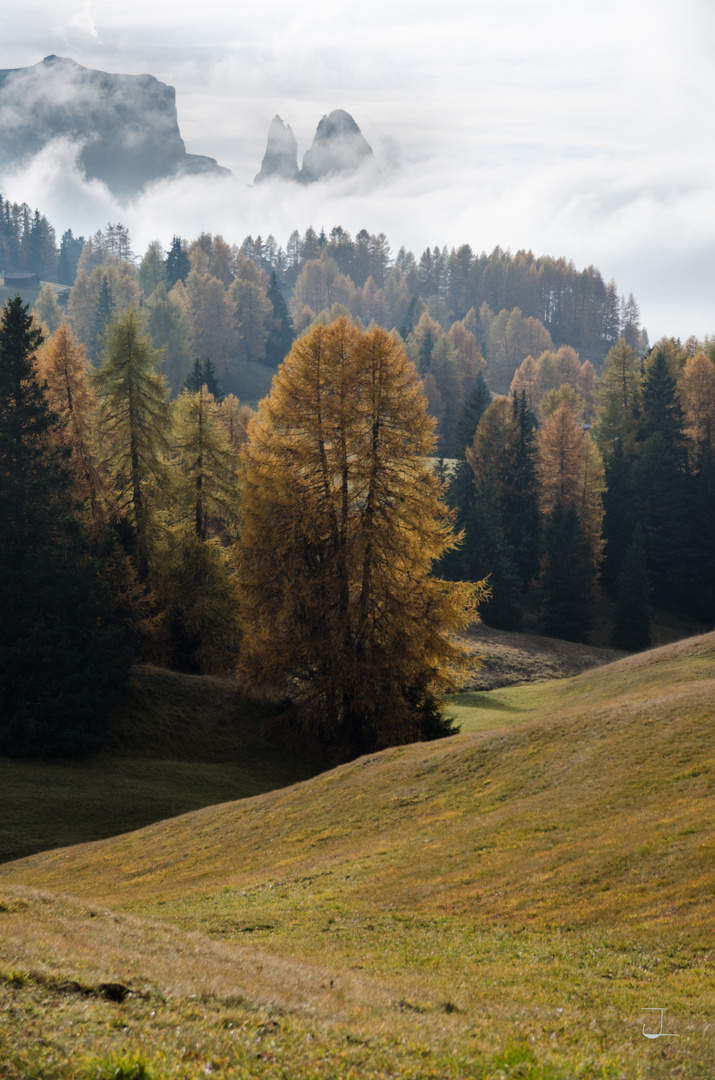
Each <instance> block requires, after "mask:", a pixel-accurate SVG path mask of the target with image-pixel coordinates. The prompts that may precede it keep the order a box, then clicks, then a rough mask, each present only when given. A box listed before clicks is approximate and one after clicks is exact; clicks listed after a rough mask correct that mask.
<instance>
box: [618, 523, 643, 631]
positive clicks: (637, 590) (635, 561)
mask: <svg viewBox="0 0 715 1080" xmlns="http://www.w3.org/2000/svg"><path fill="white" fill-rule="evenodd" d="M611 644H612V645H613V647H614V648H616V649H627V650H629V652H637V651H638V650H640V649H648V648H649V647H650V644H651V612H650V580H649V578H648V569H647V567H646V547H645V538H644V536H643V530H642V529H641V527H640V525H636V527H635V530H634V532H633V539H632V540H631V543H630V544H629V546H628V548H627V550H626V553H625V556H624V559H623V565H622V567H621V572H620V574H619V576H618V582H617V587H616V610H615V615H614V621H613V633H612V635H611Z"/></svg>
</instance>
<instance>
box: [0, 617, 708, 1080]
mask: <svg viewBox="0 0 715 1080" xmlns="http://www.w3.org/2000/svg"><path fill="white" fill-rule="evenodd" d="M455 705H456V706H457V709H458V710H459V712H460V719H461V721H462V723H463V725H464V726H463V733H462V734H461V735H459V736H456V737H454V738H451V739H447V740H443V741H440V742H438V743H428V744H416V745H412V746H409V747H402V748H398V749H395V750H390V751H386V752H383V753H381V754H375V755H370V756H368V757H364V758H361V759H359V760H358V761H355V762H353V763H351V764H348V765H344V766H341V767H340V768H337V769H334V770H331V771H329V772H324V773H322V774H320V775H318V776H314V777H313V778H312V779H308V780H305V781H302V782H301V783H297V784H294V785H292V786H288V787H284V788H282V789H280V790H276V791H271V792H267V793H264V794H260V795H257V796H255V797H253V798H248V799H244V800H242V801H240V802H230V803H225V804H223V805H218V806H210V807H206V808H204V809H202V810H198V811H196V812H193V813H190V814H185V815H183V816H180V817H175V818H172V819H170V820H166V821H162V822H159V823H157V824H153V825H150V826H148V827H146V828H143V829H141V830H139V831H137V832H133V833H128V834H125V835H122V836H118V837H116V838H114V839H105V840H101V841H97V842H94V843H87V844H81V845H78V846H76V847H73V848H64V849H60V850H55V851H49V852H45V853H43V854H38V855H34V856H32V857H30V858H26V859H24V860H21V861H17V862H14V863H7V864H5V865H4V866H0V998H2V1005H3V1009H2V1012H1V1013H0V1062H3V1064H2V1065H0V1076H1V1077H13V1078H14V1077H28V1076H42V1077H50V1078H53V1077H57V1078H65V1077H67V1078H69V1077H88V1076H93V1077H96V1078H98V1080H99V1078H104V1077H106V1078H109V1077H110V1076H111V1077H119V1078H120V1080H121V1078H122V1077H125V1078H126V1077H130V1076H132V1077H136V1078H138V1080H141V1077H142V1076H150V1077H174V1076H176V1077H187V1078H188V1077H192V1078H194V1077H200V1076H205V1075H213V1076H217V1077H264V1076H265V1077H285V1078H290V1077H315V1078H318V1077H320V1078H323V1077H325V1078H328V1077H355V1078H357V1077H381V1076H382V1077H387V1076H391V1077H425V1078H426V1077H465V1078H466V1077H480V1078H486V1077H492V1078H494V1080H496V1078H504V1077H517V1076H518V1077H529V1078H531V1080H538V1078H547V1077H548V1078H552V1080H557V1078H561V1080H565V1078H567V1077H568V1078H571V1077H594V1078H595V1077H614V1078H619V1080H621V1078H627V1080H631V1078H656V1077H657V1078H663V1080H665V1078H671V1077H679V1078H684V1080H690V1078H693V1080H705V1078H712V1077H713V1076H714V1075H715V978H714V977H713V968H712V956H713V950H714V949H715V903H714V895H713V893H714V889H715V829H714V825H715V820H714V819H715V801H714V799H713V796H714V794H715V749H714V747H715V634H707V635H703V636H702V637H699V638H693V639H689V640H688V641H685V642H681V643H679V644H676V645H668V646H665V647H663V648H661V649H657V650H653V651H652V652H649V653H644V654H641V655H639V656H635V657H631V658H628V659H624V660H620V661H617V662H616V663H614V664H610V665H607V666H605V667H600V668H598V669H595V670H593V671H589V672H586V673H585V674H582V675H579V676H577V677H575V678H572V679H567V680H562V681H557V682H550V683H543V684H530V685H528V686H523V687H510V688H508V689H502V690H498V691H493V692H491V693H474V694H469V695H462V696H461V697H460V698H459V699H457V700H456V701H455ZM494 725H496V726H494ZM649 1009H657V1010H659V1009H663V1010H664V1015H663V1021H662V1026H661V1027H660V1030H661V1031H662V1032H663V1033H664V1034H663V1035H661V1036H660V1037H658V1038H652V1039H649V1038H646V1037H645V1034H644V1032H646V1033H648V1034H656V1033H657V1032H658V1030H659V1024H660V1016H659V1013H658V1012H652V1011H645V1010H649ZM3 1070H4V1071H3Z"/></svg>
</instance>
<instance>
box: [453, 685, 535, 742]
mask: <svg viewBox="0 0 715 1080" xmlns="http://www.w3.org/2000/svg"><path fill="white" fill-rule="evenodd" d="M548 685H549V686H551V684H548ZM552 695H553V689H550V690H549V691H548V694H547V695H546V696H548V697H550V698H551V697H552ZM544 696H545V694H544V690H543V689H542V686H541V684H540V683H530V684H528V685H527V686H516V687H506V688H504V689H503V690H485V691H471V692H468V693H464V694H450V695H449V696H448V697H447V698H446V700H445V713H446V715H447V716H453V717H454V718H455V720H456V721H457V723H458V724H459V726H460V729H461V731H463V732H468V731H470V732H474V731H491V730H492V729H493V728H499V727H504V725H506V724H511V723H514V722H518V721H520V720H525V719H527V718H528V716H529V715H530V713H532V712H533V711H534V709H536V708H537V707H538V705H539V704H540V703H541V701H542V700H543V699H544Z"/></svg>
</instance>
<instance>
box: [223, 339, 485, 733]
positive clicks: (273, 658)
mask: <svg viewBox="0 0 715 1080" xmlns="http://www.w3.org/2000/svg"><path fill="white" fill-rule="evenodd" d="M434 444H435V443H434V421H432V420H431V419H430V418H429V416H428V415H427V411H426V401H425V397H424V393H423V390H422V385H421V383H420V380H419V378H418V376H417V373H416V371H415V368H414V366H413V365H412V364H411V363H410V361H409V360H408V358H407V356H406V355H405V353H404V351H403V350H402V348H401V347H400V346H399V344H398V343H397V341H396V340H395V339H394V338H393V337H391V336H390V335H389V334H388V333H387V332H386V331H385V330H383V329H382V328H379V327H376V328H372V329H371V330H369V331H367V332H361V331H360V330H359V329H357V328H356V327H355V326H354V325H353V324H352V323H350V322H349V321H348V320H347V319H345V318H340V319H338V320H337V321H336V322H334V323H331V324H330V325H329V326H324V325H322V324H318V325H316V326H315V327H314V328H313V329H312V330H310V331H309V332H308V333H307V334H305V335H304V336H303V337H302V338H300V339H299V340H298V341H296V342H295V343H294V345H293V349H292V350H291V353H290V354H289V356H288V357H287V358H286V360H285V361H284V363H283V364H282V365H281V367H280V369H279V371H278V374H277V375H276V377H275V379H274V382H273V388H272V390H271V393H270V395H269V396H268V397H267V398H266V399H265V400H264V401H263V402H262V403H261V406H260V409H259V412H258V415H257V417H256V419H255V420H253V421H252V423H251V425H250V428H249V440H248V443H247V445H246V447H245V449H244V460H243V469H242V503H241V522H242V524H241V540H240V556H239V586H240V589H241V593H242V614H243V619H244V625H245V628H246V639H245V641H244V644H243V648H242V654H241V660H240V664H239V677H240V678H241V679H243V680H244V681H245V682H247V683H248V684H249V685H253V686H261V685H272V686H274V687H275V686H278V687H280V688H281V689H282V690H283V691H284V692H286V693H287V694H290V696H292V697H293V699H294V700H295V701H296V703H297V704H298V706H299V710H300V714H301V716H302V719H303V722H304V724H305V725H306V727H307V728H308V729H309V730H311V731H313V732H315V733H318V734H321V735H325V736H327V737H328V738H331V739H333V740H334V741H335V742H336V743H338V744H339V745H340V746H341V748H342V751H343V753H345V754H350V753H357V752H360V751H364V750H367V749H371V748H375V747H380V746H387V745H393V744H396V743H400V742H406V741H409V740H411V739H414V738H419V737H429V735H430V734H436V733H437V730H439V719H436V718H438V717H439V712H438V704H437V701H436V699H435V697H434V692H435V690H436V689H438V688H439V687H440V686H444V685H445V684H448V682H449V678H450V670H449V669H450V665H451V664H454V663H456V662H458V661H459V659H460V655H461V654H460V650H459V649H458V648H457V647H456V646H455V644H454V643H453V642H451V641H450V640H449V638H448V637H447V636H446V635H447V633H448V632H449V631H450V630H456V629H459V628H461V627H463V626H465V625H466V624H467V623H468V622H469V621H471V620H473V619H475V617H476V602H477V600H478V599H479V598H480V597H481V596H482V595H483V594H484V589H483V587H482V586H480V585H476V586H473V585H464V584H453V583H447V582H443V581H439V580H437V579H436V578H433V577H431V576H430V568H431V566H432V563H433V562H434V560H435V559H437V558H438V557H439V556H440V555H441V554H442V553H443V552H444V551H446V550H448V549H450V548H451V547H453V546H454V544H455V539H454V537H453V534H452V529H451V521H450V514H449V512H448V510H447V508H446V506H445V504H444V502H443V499H442V495H443V490H442V484H441V482H440V481H439V479H438V477H437V476H436V474H435V472H434V471H433V469H432V468H431V467H430V465H429V463H428V461H427V458H428V457H429V455H430V454H431V453H432V452H433V450H434ZM435 724H436V729H435V727H434V726H435ZM430 725H432V729H431V728H430ZM441 732H442V733H443V732H444V728H442V729H441Z"/></svg>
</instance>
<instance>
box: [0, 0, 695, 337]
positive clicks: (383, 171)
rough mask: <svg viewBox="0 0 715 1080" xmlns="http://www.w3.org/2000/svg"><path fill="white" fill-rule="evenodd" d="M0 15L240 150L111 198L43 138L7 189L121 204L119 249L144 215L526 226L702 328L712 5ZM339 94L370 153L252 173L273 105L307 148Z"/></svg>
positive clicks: (403, 229) (419, 234) (664, 316)
mask: <svg viewBox="0 0 715 1080" xmlns="http://www.w3.org/2000/svg"><path fill="white" fill-rule="evenodd" d="M384 9H388V10H384ZM4 19H5V23H6V25H5V28H4V29H5V34H4V37H5V47H4V55H5V61H4V65H5V66H11V64H17V66H20V65H24V64H30V63H36V62H37V61H38V60H39V59H41V57H42V56H43V55H46V54H47V53H50V52H54V53H60V54H62V55H71V56H73V57H74V59H76V60H77V61H78V62H79V63H82V64H86V65H87V66H90V67H97V68H102V69H104V70H108V71H124V72H133V73H140V72H151V74H153V75H155V76H156V77H157V78H159V79H161V80H163V81H165V82H168V83H170V84H171V85H173V86H175V87H176V89H177V105H178V112H179V123H180V127H181V133H182V136H183V138H184V140H185V142H186V145H187V149H188V150H189V151H190V152H193V153H203V154H208V155H210V156H212V157H215V158H217V159H218V161H219V163H220V164H222V165H226V166H228V167H230V168H231V169H232V170H233V172H234V176H235V179H233V180H225V181H221V180H209V179H205V178H203V177H193V178H192V177H188V178H186V179H184V180H181V181H176V182H174V183H172V184H171V185H168V184H166V183H160V184H157V185H154V186H152V187H150V188H148V189H147V190H146V192H145V193H144V194H143V195H142V196H141V197H140V198H139V199H138V200H137V201H136V202H135V203H132V204H131V205H130V206H127V207H125V206H121V205H118V204H117V203H116V202H115V201H114V200H113V199H112V197H111V196H110V195H109V194H108V193H107V191H106V189H104V190H103V189H101V186H100V187H99V188H98V187H97V185H96V184H86V183H83V181H82V179H81V176H80V175H79V174H78V171H77V169H76V168H75V169H72V168H71V159H72V153H73V148H72V147H69V146H68V145H66V144H62V145H58V146H55V147H52V148H47V149H46V150H45V151H43V153H42V155H41V157H40V158H39V159H35V161H33V162H32V163H31V164H30V165H28V167H27V168H26V169H24V170H23V171H22V173H17V174H15V175H13V176H8V175H5V176H2V177H1V178H0V180H1V189H2V190H3V193H4V194H6V195H9V196H10V197H11V198H17V199H22V200H26V201H28V202H29V203H31V204H32V205H33V206H34V205H37V206H39V207H40V208H41V209H42V210H43V212H45V213H47V214H48V216H49V217H50V219H51V220H52V221H53V222H54V223H55V224H56V225H57V227H58V228H59V229H62V228H65V227H71V228H72V229H73V231H74V232H75V233H77V232H84V233H85V234H87V233H88V232H92V231H94V230H95V229H96V228H98V227H101V226H103V225H104V224H106V222H107V221H108V220H112V221H115V220H122V221H124V222H125V223H126V224H127V225H128V226H129V228H130V230H131V232H132V235H133V237H134V245H135V249H137V250H141V249H142V247H143V246H144V245H145V244H146V243H147V242H148V241H149V240H151V239H154V238H155V237H156V238H159V239H161V241H162V243H164V245H165V246H166V247H168V244H169V242H170V240H171V236H172V234H173V233H174V232H177V233H180V234H182V235H184V236H188V237H190V236H194V235H196V234H197V233H198V232H199V231H201V230H203V229H207V230H209V231H212V232H220V233H222V234H223V235H224V236H225V237H226V238H227V239H228V240H230V241H235V242H238V243H240V242H241V240H242V239H243V238H244V236H245V235H247V234H248V233H251V234H252V235H254V236H255V235H257V234H259V233H260V234H261V235H263V236H265V235H267V234H268V233H273V234H274V235H275V237H276V238H277V240H278V241H279V242H281V243H285V241H286V240H287V238H288V235H289V234H290V232H291V231H292V229H294V228H298V229H300V230H301V231H304V230H305V228H306V227H307V226H308V225H309V224H312V225H313V226H314V227H315V228H317V229H319V228H320V227H321V226H325V228H326V229H330V227H331V226H332V225H333V224H337V223H340V224H342V225H343V226H344V227H346V228H348V229H350V230H351V231H352V232H355V231H357V230H358V229H360V228H366V229H368V230H369V231H370V232H379V231H384V232H385V233H386V234H387V236H388V238H389V240H390V241H391V243H392V246H393V250H394V251H396V250H397V249H398V248H399V247H400V246H401V245H405V246H407V247H409V248H411V249H412V250H414V251H415V253H416V254H419V253H420V252H421V251H422V250H423V249H424V247H426V246H427V245H430V246H433V245H434V244H440V245H442V244H447V245H448V246H452V245H456V244H460V243H470V244H471V246H472V247H473V249H474V250H476V251H481V250H483V249H485V250H491V248H492V247H494V246H495V245H496V244H500V245H501V246H502V247H504V248H506V247H509V248H511V249H512V250H513V251H515V250H517V249H519V248H531V249H532V250H533V251H534V252H535V253H536V254H552V255H564V256H565V257H566V258H570V259H572V260H573V261H574V262H575V263H576V265H577V266H586V265H589V264H595V265H597V266H598V267H599V269H601V271H602V273H603V274H604V276H605V277H606V279H609V278H611V277H613V278H615V280H616V282H617V284H618V287H619V290H620V292H621V293H626V294H627V293H629V292H631V291H632V292H633V293H634V294H635V295H636V297H637V299H638V301H639V303H640V306H641V312H642V316H643V321H644V323H645V325H646V326H647V328H648V331H649V334H650V336H651V339H654V338H656V337H658V336H660V335H661V334H664V333H668V334H676V335H679V336H681V337H686V336H688V335H689V334H690V333H695V334H698V335H700V336H702V335H704V334H706V333H712V332H713V331H715V300H714V299H713V298H714V297H715V198H714V197H713V196H714V195H715V153H714V152H713V150H712V149H711V147H710V140H709V128H710V117H711V116H712V112H713V107H714V106H715V81H714V80H712V79H711V78H710V74H709V70H710V62H711V58H712V50H713V44H714V42H715V11H714V10H713V9H712V5H708V4H707V3H705V2H704V0H683V2H681V3H680V4H679V5H678V6H677V10H676V7H675V5H673V4H672V3H670V2H668V0H649V2H648V3H646V2H645V0H625V2H621V3H618V4H617V3H616V2H615V0H601V2H598V3H597V2H595V0H568V2H567V0H544V2H543V3H542V4H540V5H534V4H533V3H531V2H527V0H501V2H500V3H496V2H494V3H487V2H483V0H476V2H470V3H465V2H462V0H455V2H454V3H452V4H450V5H449V8H448V10H447V11H446V12H440V13H439V14H436V13H435V10H434V5H433V4H431V3H427V2H424V0H413V2H411V3H409V4H408V3H407V2H403V0H394V2H393V3H392V4H390V5H385V4H384V3H377V2H376V0H366V2H365V3H364V4H363V5H361V7H360V10H359V11H358V10H356V8H355V6H354V5H347V4H345V3H341V2H337V3H336V2H334V0H333V2H332V3H327V0H326V2H323V0H320V2H317V0H309V2H307V3H306V4H305V5H301V6H300V7H298V6H297V5H294V4H292V3H287V2H285V0H276V2H275V3H274V4H272V5H270V8H266V9H265V10H262V11H259V12H250V13H249V12H247V11H239V12H237V11H236V10H235V6H234V5H230V6H229V5H228V4H223V3H209V4H208V5H205V6H204V8H202V9H201V10H200V11H197V9H196V8H195V6H194V5H193V4H189V3H186V2H185V0H176V2H175V3H172V4H171V5H169V4H168V3H164V2H154V3H152V4H146V3H144V4H139V3H138V2H136V0H125V2H124V3H123V4H121V5H120V4H115V3H107V4H102V5H95V6H94V7H92V6H91V5H90V4H87V3H77V2H69V0H58V2H57V3H55V4H53V5H52V6H50V5H48V4H47V5H46V4H44V3H32V2H31V3H29V4H26V5H25V6H24V7H23V9H22V11H21V12H19V11H18V12H15V11H11V12H9V13H7V14H6V15H4ZM38 28H39V29H38ZM63 50H65V52H63ZM10 51H11V52H12V57H10V55H9V52H10ZM334 108H344V109H346V110H347V111H349V112H350V113H351V114H352V115H353V116H354V117H355V119H356V120H357V122H358V124H359V125H360V128H361V130H362V131H363V133H364V135H365V137H366V138H367V140H368V142H369V143H370V144H371V146H372V147H373V150H374V152H375V161H374V162H373V163H371V164H370V163H368V164H367V165H366V167H365V168H364V170H363V171H361V173H360V174H359V175H358V176H356V177H354V178H349V179H347V178H336V179H334V180H332V181H327V182H326V181H323V182H321V183H319V184H315V185H312V186H311V187H310V188H307V189H301V188H296V187H294V186H293V185H285V184H281V183H280V182H277V183H275V184H273V183H271V184H266V185H261V187H260V189H259V188H249V187H248V184H249V183H250V181H251V180H252V178H253V176H255V174H256V173H257V171H258V169H259V167H260V162H261V159H262V157H263V153H264V151H265V145H266V142H265V140H266V135H267V131H268V125H269V123H270V120H271V118H272V117H273V116H274V115H275V114H276V113H279V114H280V115H281V116H282V117H283V118H284V119H286V120H287V121H288V122H289V123H290V124H291V127H292V128H293V131H294V132H295V135H296V138H297V141H298V150H299V155H300V156H301V157H302V154H303V153H304V151H305V150H306V149H307V147H308V146H309V145H310V142H311V140H312V137H313V134H314V132H315V127H316V124H317V121H318V120H319V119H320V117H321V116H322V115H323V114H324V113H327V112H329V111H331V110H332V109H334Z"/></svg>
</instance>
